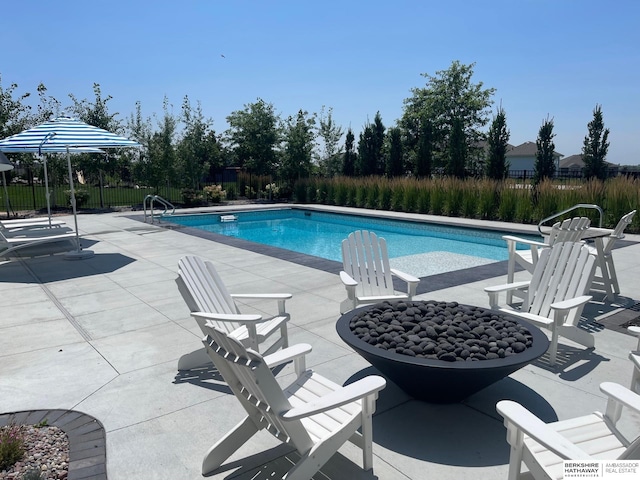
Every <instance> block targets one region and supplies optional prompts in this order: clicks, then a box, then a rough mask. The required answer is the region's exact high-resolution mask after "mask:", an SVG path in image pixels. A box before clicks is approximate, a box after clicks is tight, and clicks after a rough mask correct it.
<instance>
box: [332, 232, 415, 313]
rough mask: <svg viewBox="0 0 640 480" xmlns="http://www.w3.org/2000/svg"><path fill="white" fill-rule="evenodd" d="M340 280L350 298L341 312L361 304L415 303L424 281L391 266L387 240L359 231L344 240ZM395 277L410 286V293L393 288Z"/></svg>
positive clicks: (344, 302) (344, 301)
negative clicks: (383, 302)
mask: <svg viewBox="0 0 640 480" xmlns="http://www.w3.org/2000/svg"><path fill="white" fill-rule="evenodd" d="M342 268H343V270H342V271H341V272H340V280H342V283H343V284H344V286H345V288H346V289H347V299H346V300H343V301H342V303H340V313H346V312H348V311H349V310H353V309H354V308H356V307H357V306H358V305H359V304H368V303H377V302H381V301H383V300H411V299H412V298H413V296H414V295H415V294H416V289H417V288H418V283H420V279H419V278H416V277H414V276H413V275H409V274H407V273H404V272H401V271H399V270H396V269H394V268H391V267H390V266H389V255H388V253H387V241H386V240H385V239H384V238H381V237H380V238H379V237H378V236H377V235H376V234H375V233H373V232H368V231H366V230H357V231H355V232H352V233H350V234H349V236H348V237H347V238H346V239H344V240H343V241H342ZM393 276H395V277H398V278H399V279H401V280H403V281H404V282H405V283H406V284H407V293H398V292H396V291H395V290H394V288H393Z"/></svg>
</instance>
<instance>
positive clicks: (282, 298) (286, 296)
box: [230, 293, 293, 315]
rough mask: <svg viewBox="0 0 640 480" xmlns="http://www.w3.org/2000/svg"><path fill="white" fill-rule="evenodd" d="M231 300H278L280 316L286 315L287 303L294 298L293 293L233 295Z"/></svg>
mask: <svg viewBox="0 0 640 480" xmlns="http://www.w3.org/2000/svg"><path fill="white" fill-rule="evenodd" d="M230 295H231V298H247V299H248V298H250V299H254V300H262V299H266V300H277V302H278V314H279V315H285V314H286V313H287V312H286V309H285V306H284V304H285V302H286V301H287V300H289V299H290V298H292V297H293V294H291V293H232V294H230Z"/></svg>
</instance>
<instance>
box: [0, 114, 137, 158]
mask: <svg viewBox="0 0 640 480" xmlns="http://www.w3.org/2000/svg"><path fill="white" fill-rule="evenodd" d="M139 146H140V144H139V143H138V142H135V141H133V140H129V139H128V138H126V137H122V136H120V135H116V134H115V133H111V132H109V131H107V130H104V129H102V128H98V127H94V126H93V125H88V124H86V123H84V122H81V121H80V120H77V119H74V118H69V117H59V118H56V119H54V120H51V121H49V122H45V123H43V124H41V125H38V126H37V127H33V128H30V129H28V130H25V131H23V132H20V133H16V134H15V135H11V136H10V137H7V138H5V139H3V140H0V151H2V152H18V151H19V152H28V151H30V152H56V151H57V152H60V151H66V149H67V148H73V147H95V148H114V147H139Z"/></svg>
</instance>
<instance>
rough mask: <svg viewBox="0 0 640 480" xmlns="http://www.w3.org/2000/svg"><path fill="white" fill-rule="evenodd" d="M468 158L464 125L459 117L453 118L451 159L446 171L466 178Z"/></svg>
mask: <svg viewBox="0 0 640 480" xmlns="http://www.w3.org/2000/svg"><path fill="white" fill-rule="evenodd" d="M466 158H467V143H466V139H465V132H464V126H463V124H462V120H461V119H459V118H454V119H453V129H452V130H451V135H450V136H449V161H448V162H447V168H446V172H447V174H448V175H452V176H454V177H456V178H464V177H465V175H466V173H465V163H466Z"/></svg>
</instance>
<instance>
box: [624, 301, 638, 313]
mask: <svg viewBox="0 0 640 480" xmlns="http://www.w3.org/2000/svg"><path fill="white" fill-rule="evenodd" d="M626 308H627V310H632V311H634V312H640V302H637V303H634V304H633V305H631V306H630V307H626Z"/></svg>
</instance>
